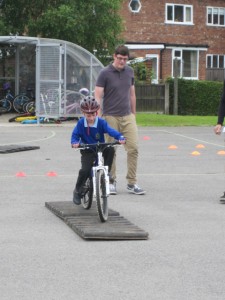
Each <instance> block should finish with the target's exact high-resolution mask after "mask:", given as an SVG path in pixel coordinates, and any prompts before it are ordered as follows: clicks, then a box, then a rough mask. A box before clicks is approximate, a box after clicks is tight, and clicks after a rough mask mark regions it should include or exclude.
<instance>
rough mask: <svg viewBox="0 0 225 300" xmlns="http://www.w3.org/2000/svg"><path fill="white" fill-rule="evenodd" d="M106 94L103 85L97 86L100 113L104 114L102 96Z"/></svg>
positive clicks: (96, 96) (96, 92)
mask: <svg viewBox="0 0 225 300" xmlns="http://www.w3.org/2000/svg"><path fill="white" fill-rule="evenodd" d="M103 94H104V88H103V87H101V86H96V87H95V100H96V101H98V103H99V104H100V110H99V115H100V116H101V115H102V98H103Z"/></svg>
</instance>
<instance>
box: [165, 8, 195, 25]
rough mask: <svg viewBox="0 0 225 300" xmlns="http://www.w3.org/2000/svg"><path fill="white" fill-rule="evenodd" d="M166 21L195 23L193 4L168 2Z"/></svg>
mask: <svg viewBox="0 0 225 300" xmlns="http://www.w3.org/2000/svg"><path fill="white" fill-rule="evenodd" d="M166 23H175V24H193V6H192V5H182V4H166Z"/></svg>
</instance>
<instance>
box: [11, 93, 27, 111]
mask: <svg viewBox="0 0 225 300" xmlns="http://www.w3.org/2000/svg"><path fill="white" fill-rule="evenodd" d="M29 101H30V99H29V98H28V97H27V96H25V95H19V96H17V97H16V98H15V99H14V100H13V108H14V109H15V111H16V112H18V113H24V112H25V111H24V110H23V107H24V104H25V103H28V102H29Z"/></svg>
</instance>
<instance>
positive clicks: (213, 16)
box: [207, 7, 225, 26]
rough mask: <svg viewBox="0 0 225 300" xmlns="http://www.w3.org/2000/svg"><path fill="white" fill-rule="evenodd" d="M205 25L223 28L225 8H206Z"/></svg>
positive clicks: (224, 24)
mask: <svg viewBox="0 0 225 300" xmlns="http://www.w3.org/2000/svg"><path fill="white" fill-rule="evenodd" d="M207 25H212V26H213V25H215V26H225V8H222V7H207Z"/></svg>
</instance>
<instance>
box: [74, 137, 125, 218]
mask: <svg viewBox="0 0 225 300" xmlns="http://www.w3.org/2000/svg"><path fill="white" fill-rule="evenodd" d="M116 145H121V144H120V143H119V141H115V142H112V143H96V144H80V145H79V147H78V148H77V149H81V150H84V149H88V150H92V151H93V152H94V153H95V154H96V160H95V162H94V165H93V167H92V169H91V173H90V176H89V177H88V178H87V180H86V182H85V184H84V186H83V187H82V193H81V204H82V206H83V208H84V209H90V208H91V206H92V202H93V197H95V198H96V204H97V212H98V216H99V218H100V221H101V222H106V221H107V219H108V197H109V194H110V190H109V174H108V166H105V165H104V158H103V152H104V150H105V149H106V148H107V147H115V146H116Z"/></svg>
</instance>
